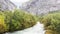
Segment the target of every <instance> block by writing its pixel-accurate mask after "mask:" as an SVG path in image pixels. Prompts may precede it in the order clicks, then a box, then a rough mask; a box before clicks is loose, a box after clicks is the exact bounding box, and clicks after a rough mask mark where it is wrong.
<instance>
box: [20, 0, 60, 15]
mask: <svg viewBox="0 0 60 34" xmlns="http://www.w3.org/2000/svg"><path fill="white" fill-rule="evenodd" d="M20 8H21V9H23V10H26V11H27V12H29V13H32V14H35V15H40V14H48V13H49V12H50V11H55V10H60V0H31V1H29V2H26V3H25V4H23V5H22V6H21V7H20Z"/></svg>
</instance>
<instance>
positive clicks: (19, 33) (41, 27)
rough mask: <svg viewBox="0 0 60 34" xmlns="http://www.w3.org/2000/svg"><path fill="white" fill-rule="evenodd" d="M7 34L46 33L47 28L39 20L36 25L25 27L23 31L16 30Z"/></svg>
mask: <svg viewBox="0 0 60 34" xmlns="http://www.w3.org/2000/svg"><path fill="white" fill-rule="evenodd" d="M6 34H45V30H44V25H43V24H41V23H40V22H37V24H36V25H34V26H33V27H30V28H27V29H24V30H22V31H16V32H13V33H6Z"/></svg>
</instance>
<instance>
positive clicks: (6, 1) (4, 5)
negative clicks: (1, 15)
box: [0, 0, 16, 11]
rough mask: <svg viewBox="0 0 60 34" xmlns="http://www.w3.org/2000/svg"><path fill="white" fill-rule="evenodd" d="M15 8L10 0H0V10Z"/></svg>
mask: <svg viewBox="0 0 60 34" xmlns="http://www.w3.org/2000/svg"><path fill="white" fill-rule="evenodd" d="M15 8H16V5H15V4H13V3H12V2H11V1H10V0H0V11H1V10H13V9H15Z"/></svg>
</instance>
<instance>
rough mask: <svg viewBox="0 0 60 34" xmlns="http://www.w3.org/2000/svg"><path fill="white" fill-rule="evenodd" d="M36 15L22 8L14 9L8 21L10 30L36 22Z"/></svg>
mask: <svg viewBox="0 0 60 34" xmlns="http://www.w3.org/2000/svg"><path fill="white" fill-rule="evenodd" d="M36 21H37V20H36V17H35V16H33V15H31V14H28V13H25V12H24V11H22V10H15V11H14V13H13V16H12V20H11V23H10V31H16V30H23V29H26V28H29V27H32V26H33V25H35V24H36Z"/></svg>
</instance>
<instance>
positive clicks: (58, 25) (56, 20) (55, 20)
mask: <svg viewBox="0 0 60 34" xmlns="http://www.w3.org/2000/svg"><path fill="white" fill-rule="evenodd" d="M40 22H41V23H43V24H44V26H45V30H51V31H54V33H55V34H59V33H60V13H59V12H57V13H51V14H48V15H45V16H43V17H42V19H41V20H40Z"/></svg>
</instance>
